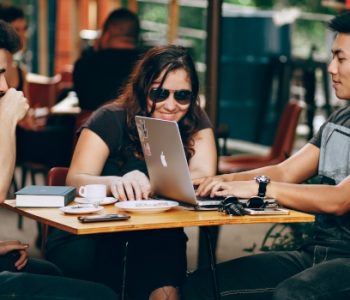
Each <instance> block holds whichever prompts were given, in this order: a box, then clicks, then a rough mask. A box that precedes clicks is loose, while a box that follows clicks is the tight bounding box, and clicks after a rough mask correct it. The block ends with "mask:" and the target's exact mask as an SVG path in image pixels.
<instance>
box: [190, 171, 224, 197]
mask: <svg viewBox="0 0 350 300" xmlns="http://www.w3.org/2000/svg"><path fill="white" fill-rule="evenodd" d="M225 181H226V180H225V177H224V176H223V175H219V176H210V177H202V178H196V179H193V180H192V183H193V186H194V187H195V190H196V195H197V196H199V197H204V196H208V195H209V194H211V190H212V188H213V187H214V186H215V185H216V184H218V183H220V182H225Z"/></svg>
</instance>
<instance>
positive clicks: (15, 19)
mask: <svg viewBox="0 0 350 300" xmlns="http://www.w3.org/2000/svg"><path fill="white" fill-rule="evenodd" d="M0 20H4V21H5V22H7V23H9V24H10V25H11V26H12V28H13V29H15V30H16V32H17V34H18V36H19V38H20V49H19V51H18V52H21V53H23V52H24V51H25V49H26V47H27V29H28V28H27V27H28V26H27V21H26V19H25V16H24V12H23V10H22V9H21V8H19V7H17V6H9V5H0ZM18 52H17V53H18ZM7 62H8V67H7V71H6V80H7V84H8V85H9V86H10V87H13V88H15V89H16V90H18V91H23V93H24V95H25V96H26V97H28V87H27V83H26V74H27V70H26V67H25V66H24V64H23V63H21V62H19V61H16V60H15V59H14V55H13V54H11V53H8V55H7Z"/></svg>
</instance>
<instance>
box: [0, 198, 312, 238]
mask: <svg viewBox="0 0 350 300" xmlns="http://www.w3.org/2000/svg"><path fill="white" fill-rule="evenodd" d="M2 205H3V206H4V207H5V208H7V209H10V210H12V211H14V212H16V213H18V214H20V215H23V216H26V217H28V218H31V219H34V220H36V221H39V222H41V223H44V224H47V225H49V226H53V227H56V228H58V229H61V230H64V231H67V232H70V233H73V234H92V233H106V232H120V231H135V230H148V229H161V228H162V229H163V228H177V227H192V226H213V225H229V224H258V223H300V222H313V221H314V219H315V218H314V216H313V215H310V214H305V213H301V212H297V211H292V210H291V211H290V214H289V215H275V216H239V217H238V216H228V215H225V214H222V213H219V212H217V211H191V210H184V209H182V208H176V209H172V210H170V211H166V212H163V213H156V214H138V213H128V214H129V215H130V216H131V218H130V219H129V220H127V221H113V222H99V223H88V224H82V223H80V222H79V221H78V220H77V215H67V214H64V213H63V212H61V211H60V210H59V209H58V208H19V207H15V200H6V201H5V202H4V203H3V204H2ZM117 212H121V210H119V209H118V208H116V207H115V206H114V205H107V206H105V207H104V209H103V210H101V211H99V212H98V214H106V213H117Z"/></svg>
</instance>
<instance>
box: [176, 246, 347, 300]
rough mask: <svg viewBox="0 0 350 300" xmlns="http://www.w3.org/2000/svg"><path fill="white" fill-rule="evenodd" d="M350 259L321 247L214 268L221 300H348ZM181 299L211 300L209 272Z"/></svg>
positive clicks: (198, 275) (195, 277)
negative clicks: (216, 273)
mask: <svg viewBox="0 0 350 300" xmlns="http://www.w3.org/2000/svg"><path fill="white" fill-rule="evenodd" d="M349 256H350V255H348V254H347V253H346V252H341V251H339V250H336V249H332V248H330V247H324V246H309V247H306V248H304V249H301V250H298V251H281V252H267V253H262V254H257V255H251V256H245V257H241V258H238V259H235V260H232V261H228V262H225V263H222V264H219V265H218V266H217V272H218V277H219V288H220V295H221V298H222V299H239V300H243V299H244V300H247V299H259V300H263V299H274V300H287V299H290V300H292V299H293V300H305V299H313V300H316V299H317V300H321V299H350V280H349V278H350V257H349ZM183 292H184V299H191V300H195V299H201V300H208V299H214V296H213V290H212V284H211V274H210V272H209V270H197V271H196V272H194V273H192V274H191V275H190V276H189V278H188V280H187V281H186V283H185V286H184V289H183Z"/></svg>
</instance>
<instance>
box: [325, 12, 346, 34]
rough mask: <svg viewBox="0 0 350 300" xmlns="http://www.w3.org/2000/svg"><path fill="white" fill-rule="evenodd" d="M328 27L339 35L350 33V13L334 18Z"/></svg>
mask: <svg viewBox="0 0 350 300" xmlns="http://www.w3.org/2000/svg"><path fill="white" fill-rule="evenodd" d="M328 27H329V28H330V29H332V30H333V31H335V32H338V33H350V11H347V12H344V13H342V14H340V15H338V16H336V17H334V18H333V19H332V20H330V22H329V23H328Z"/></svg>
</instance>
